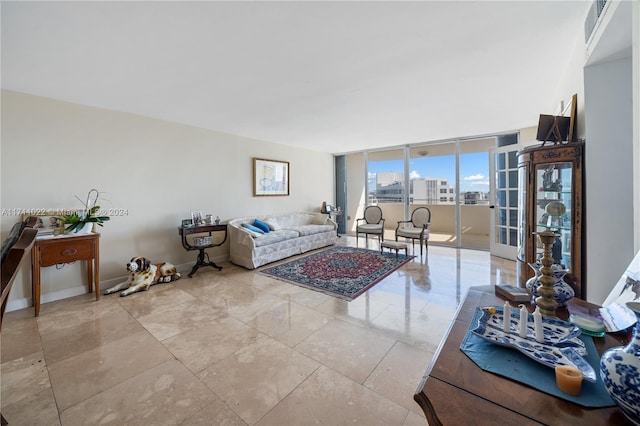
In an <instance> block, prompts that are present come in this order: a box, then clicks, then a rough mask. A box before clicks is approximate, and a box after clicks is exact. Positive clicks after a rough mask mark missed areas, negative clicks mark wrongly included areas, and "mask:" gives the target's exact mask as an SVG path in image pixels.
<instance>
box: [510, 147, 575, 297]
mask: <svg viewBox="0 0 640 426" xmlns="http://www.w3.org/2000/svg"><path fill="white" fill-rule="evenodd" d="M518 187H519V188H518V196H519V200H518V222H519V224H520V226H519V227H518V233H519V235H518V257H517V259H518V272H519V276H520V285H521V286H523V287H524V286H525V284H526V281H527V280H528V279H529V278H531V277H533V276H534V271H533V269H532V268H530V267H529V264H530V263H535V262H536V261H538V260H539V259H540V257H541V256H542V244H541V243H540V241H539V240H538V238H537V237H536V235H535V234H534V233H535V232H541V231H545V230H551V231H553V232H555V233H556V234H557V235H558V236H557V238H556V241H555V243H554V244H553V247H552V250H551V251H552V257H553V261H554V263H555V264H559V265H562V266H563V267H564V268H565V269H567V270H568V274H567V275H566V278H565V281H567V282H568V283H569V284H570V285H571V286H572V287H573V289H574V290H575V292H576V297H579V298H580V299H586V291H587V287H586V279H585V276H584V264H583V259H584V258H585V235H584V229H583V227H584V197H583V194H584V143H583V142H571V143H565V144H557V145H553V146H532V147H528V148H525V149H523V150H522V151H520V152H519V153H518Z"/></svg>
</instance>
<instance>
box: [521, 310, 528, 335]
mask: <svg viewBox="0 0 640 426" xmlns="http://www.w3.org/2000/svg"><path fill="white" fill-rule="evenodd" d="M528 319H529V314H528V312H527V308H526V306H524V305H520V337H523V338H526V337H527V320H528Z"/></svg>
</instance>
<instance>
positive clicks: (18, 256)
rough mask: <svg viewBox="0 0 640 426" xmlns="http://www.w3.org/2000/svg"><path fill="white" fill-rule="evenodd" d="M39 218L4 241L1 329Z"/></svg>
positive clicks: (13, 230)
mask: <svg viewBox="0 0 640 426" xmlns="http://www.w3.org/2000/svg"><path fill="white" fill-rule="evenodd" d="M36 221H37V218H36V217H34V216H30V217H29V218H28V219H27V221H26V222H18V223H16V224H15V225H13V228H11V231H10V232H9V235H8V236H7V238H6V239H5V240H4V241H3V242H2V300H1V301H2V308H1V311H0V329H2V319H3V318H4V311H5V309H6V307H7V298H8V297H9V292H11V286H12V285H13V281H14V280H15V278H16V275H18V271H19V270H20V265H21V264H22V261H23V260H24V259H25V257H28V256H29V254H30V253H31V247H33V243H34V242H35V241H36V236H37V235H38V230H37V229H34V228H33V227H34V225H35V224H36ZM0 424H2V426H5V425H7V424H8V422H7V420H6V419H5V418H4V416H3V415H2V414H0Z"/></svg>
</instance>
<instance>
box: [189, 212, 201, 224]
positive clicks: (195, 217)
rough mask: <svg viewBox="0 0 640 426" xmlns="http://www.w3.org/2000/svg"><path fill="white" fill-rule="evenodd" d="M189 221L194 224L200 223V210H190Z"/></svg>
mask: <svg viewBox="0 0 640 426" xmlns="http://www.w3.org/2000/svg"><path fill="white" fill-rule="evenodd" d="M191 222H192V223H193V225H194V226H198V225H200V223H201V222H202V212H191Z"/></svg>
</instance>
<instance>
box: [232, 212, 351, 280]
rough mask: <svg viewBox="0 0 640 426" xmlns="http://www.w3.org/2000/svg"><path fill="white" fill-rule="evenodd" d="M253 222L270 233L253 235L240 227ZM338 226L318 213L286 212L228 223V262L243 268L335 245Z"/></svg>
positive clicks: (254, 266) (239, 219)
mask: <svg viewBox="0 0 640 426" xmlns="http://www.w3.org/2000/svg"><path fill="white" fill-rule="evenodd" d="M256 219H260V220H261V221H263V222H264V223H266V224H267V225H268V226H269V228H270V231H269V232H268V233H265V234H257V233H255V232H252V231H251V230H249V229H246V228H244V227H243V226H242V224H243V223H246V224H249V225H253V223H254V222H255V220H256ZM337 230H338V225H337V224H336V223H335V222H334V221H333V220H331V219H330V218H329V217H328V215H326V214H322V213H287V214H278V215H270V216H249V217H241V218H237V219H233V220H230V221H229V224H228V233H229V260H230V261H231V262H232V263H234V264H236V265H240V266H244V267H245V268H247V269H255V268H257V267H259V266H262V265H266V264H267V263H271V262H275V261H277V260H281V259H284V258H287V257H289V256H293V255H296V254H301V253H305V252H307V251H310V250H315V249H318V248H321V247H326V246H330V245H332V244H335V243H336V240H337V238H338V234H337Z"/></svg>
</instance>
